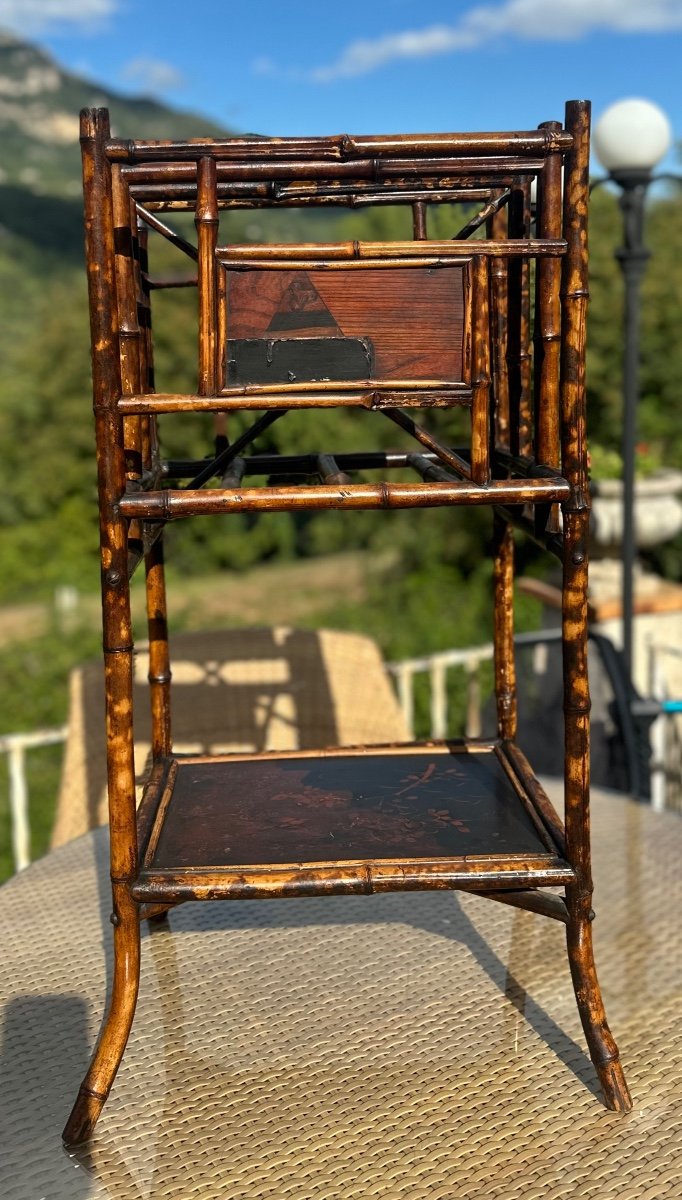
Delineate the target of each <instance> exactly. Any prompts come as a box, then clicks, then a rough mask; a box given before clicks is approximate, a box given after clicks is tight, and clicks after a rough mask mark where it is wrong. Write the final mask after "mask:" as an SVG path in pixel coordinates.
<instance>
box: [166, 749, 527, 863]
mask: <svg viewBox="0 0 682 1200" xmlns="http://www.w3.org/2000/svg"><path fill="white" fill-rule="evenodd" d="M491 853H495V854H532V855H538V854H540V855H543V854H548V853H551V851H549V850H548V846H547V845H546V844H545V842H544V841H543V839H542V837H541V836H540V834H539V832H538V829H537V827H536V825H535V823H534V821H533V819H532V818H531V816H530V815H529V813H528V811H527V810H526V809H525V807H524V805H523V803H522V801H521V800H520V799H519V797H518V796H517V795H516V794H515V792H514V790H513V788H512V785H511V783H510V780H509V777H508V776H507V774H506V772H505V771H504V769H503V767H502V765H501V763H500V762H499V760H498V759H497V757H496V755H495V754H494V753H490V752H489V753H482V754H447V753H442V752H438V751H435V752H432V753H430V754H429V753H423V752H421V753H419V752H417V753H414V752H413V753H402V754H397V755H396V756H395V757H392V756H389V755H381V754H378V755H373V754H371V753H370V754H362V755H359V754H347V755H335V756H334V757H330V758H321V759H316V758H313V757H310V758H304V757H291V758H276V759H270V760H269V761H268V760H260V761H253V760H252V761H248V760H242V761H239V760H234V761H229V760H228V761H226V760H223V761H220V762H218V761H214V762H212V763H207V762H193V763H183V762H182V761H180V762H179V765H178V773H177V779H176V783H175V787H174V789H173V795H172V797H171V799H170V802H169V804H168V808H167V810H166V814H165V821H164V824H163V828H162V830H161V834H160V838H159V841H158V844H157V846H156V851H155V853H154V855H153V867H154V868H159V867H162V868H163V867H165V868H170V869H173V868H176V867H191V866H196V867H202V866H215V867H229V866H242V865H247V864H255V863H271V864H277V863H301V862H308V863H315V862H317V863H320V862H329V861H334V860H346V861H349V860H358V859H360V860H361V859H395V858H408V857H418V858H426V859H430V858H445V857H447V858H449V857H453V858H455V857H461V856H463V855H477V854H491Z"/></svg>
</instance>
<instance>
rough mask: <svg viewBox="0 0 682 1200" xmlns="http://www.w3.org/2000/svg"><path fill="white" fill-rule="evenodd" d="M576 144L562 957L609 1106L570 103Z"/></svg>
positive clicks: (580, 124) (579, 246)
mask: <svg viewBox="0 0 682 1200" xmlns="http://www.w3.org/2000/svg"><path fill="white" fill-rule="evenodd" d="M566 124H567V127H568V128H569V129H570V130H571V132H572V133H573V148H572V149H571V151H569V153H568V155H567V157H566V162H565V167H564V171H565V183H564V229H565V235H566V239H567V242H568V253H567V255H566V258H565V260H564V269H563V274H562V284H561V291H562V311H563V315H562V330H561V411H562V423H561V438H562V459H563V467H564V473H565V475H566V478H567V480H568V482H569V483H570V485H571V496H570V498H569V499H568V500H567V501H566V502H565V503H564V508H563V513H564V577H563V614H562V626H563V657H564V720H565V739H566V743H565V744H566V749H565V805H566V817H565V821H566V848H567V856H568V859H569V861H570V862H571V863H572V864H573V866H574V867H575V872H576V880H575V883H572V884H570V885H569V886H568V887H567V889H566V900H567V906H568V911H569V921H568V926H567V944H568V955H569V961H570V964H571V973H572V975H573V982H574V986H575V993H576V999H577V1001H578V1009H579V1011H580V1016H581V1019H582V1022H583V1028H584V1030H585V1037H586V1038H587V1043H588V1046H589V1048H590V1054H591V1056H592V1061H593V1062H594V1064H595V1067H596V1068H597V1072H598V1074H599V1078H600V1081H601V1085H602V1088H603V1091H604V1096H605V1099H606V1103H607V1105H608V1107H609V1108H613V1109H616V1110H621V1111H627V1110H629V1109H630V1108H631V1107H632V1100H631V1098H630V1094H629V1091H628V1088H627V1084H626V1082H625V1077H624V1075H623V1069H622V1067H621V1064H620V1059H619V1054H618V1047H617V1046H616V1043H615V1041H614V1039H613V1037H612V1035H611V1032H610V1030H609V1027H608V1024H607V1021H606V1014H605V1011H604V1004H603V1001H602V996H601V990H600V988H599V983H598V980H597V973H596V968H595V964H594V956H593V952H592V927H591V920H592V916H593V913H592V873H591V865H590V816H589V788H590V693H589V684H588V677H587V541H588V532H589V516H590V511H589V510H590V499H589V487H588V479H587V445H586V432H585V331H586V314H587V300H588V247H587V203H588V195H589V191H588V183H589V177H588V173H589V139H590V110H589V105H587V104H585V103H579V102H573V103H571V104H569V105H568V106H567V112H566Z"/></svg>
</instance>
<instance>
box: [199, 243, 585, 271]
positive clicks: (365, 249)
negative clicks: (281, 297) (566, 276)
mask: <svg viewBox="0 0 682 1200" xmlns="http://www.w3.org/2000/svg"><path fill="white" fill-rule="evenodd" d="M565 253H566V242H565V241H564V240H563V238H516V239H514V240H512V239H509V241H505V242H500V241H491V240H488V239H486V240H484V239H483V238H481V239H480V240H476V241H475V242H466V241H464V242H462V241H450V240H449V241H429V242H428V243H423V242H358V241H348V242H326V243H325V242H308V243H305V242H299V243H297V244H295V245H294V244H291V243H286V242H285V243H282V244H272V245H258V244H256V245H253V244H245V245H234V246H218V247H217V248H216V255H217V256H218V258H219V259H220V261H221V262H222V263H224V264H225V266H227V267H230V268H235V267H237V266H238V265H239V264H242V263H248V264H249V266H253V267H260V268H263V267H273V268H274V267H276V266H277V265H278V264H279V263H285V264H286V267H287V269H289V270H290V269H293V266H292V264H294V265H295V266H301V267H303V266H307V265H308V263H315V264H316V265H318V267H319V268H323V267H324V268H326V269H328V270H329V269H331V268H333V267H334V266H335V265H336V264H341V265H342V266H343V267H344V268H347V267H349V266H352V265H354V264H362V265H363V266H365V265H367V266H371V267H373V268H376V267H379V266H396V265H398V263H397V262H396V261H395V260H398V262H399V263H400V265H401V266H402V265H409V264H410V263H411V262H413V261H414V262H418V263H419V265H420V266H421V265H426V266H428V265H429V263H432V265H434V266H439V265H440V264H441V263H442V262H443V261H447V260H448V259H459V260H462V259H464V260H465V261H466V262H469V261H470V260H471V258H472V257H473V255H474V254H475V255H476V257H477V258H478V257H481V258H483V257H485V258H541V257H543V256H545V255H549V256H552V255H557V256H560V255H562V254H565Z"/></svg>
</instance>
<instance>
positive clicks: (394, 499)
mask: <svg viewBox="0 0 682 1200" xmlns="http://www.w3.org/2000/svg"><path fill="white" fill-rule="evenodd" d="M568 493H569V488H568V484H567V483H566V482H565V480H563V479H562V480H560V481H558V482H556V483H553V482H550V481H549V480H538V481H537V482H532V483H529V482H528V481H526V480H525V479H509V480H494V481H493V482H492V483H489V484H488V485H487V486H485V487H480V486H479V485H477V484H474V483H469V482H467V481H465V480H461V481H460V480H458V481H456V482H454V481H453V482H452V483H428V484H425V483H358V484H352V485H349V486H347V487H338V486H337V487H327V486H314V487H300V486H296V485H293V486H281V487H255V488H244V489H237V488H234V489H220V488H211V489H209V490H208V491H200V490H196V489H189V488H186V489H184V490H183V491H174V490H173V491H171V490H169V491H162V492H135V493H132V494H126V495H124V496H123V497H122V499H121V500H120V503H119V510H120V512H121V514H122V516H124V517H127V518H146V519H147V520H151V521H172V520H174V519H175V518H177V517H188V516H210V515H221V514H223V513H228V512H266V511H267V512H295V511H301V510H305V509H329V508H346V509H395V508H439V507H442V506H443V505H450V504H452V505H458V504H475V505H481V504H501V505H523V504H527V503H528V504H530V503H534V504H541V503H547V504H551V503H554V502H555V501H559V500H563V499H564V498H565V497H566V496H568Z"/></svg>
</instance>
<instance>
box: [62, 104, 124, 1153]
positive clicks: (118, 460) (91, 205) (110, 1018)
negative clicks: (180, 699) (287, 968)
mask: <svg viewBox="0 0 682 1200" xmlns="http://www.w3.org/2000/svg"><path fill="white" fill-rule="evenodd" d="M109 136H110V129H109V116H108V113H107V111H106V109H101V108H99V109H86V110H84V112H83V113H82V115H81V146H82V155H83V178H84V194H85V242H86V258H87V266H88V290H89V294H90V323H91V333H92V346H93V352H92V375H93V407H94V412H95V434H96V440H97V474H98V492H99V510H100V548H101V569H102V612H103V634H104V636H103V643H104V663H105V709H106V734H107V780H108V791H109V839H110V863H111V880H112V898H113V915H112V921H113V924H114V978H113V987H112V993H111V999H110V1002H109V1008H108V1011H107V1014H106V1017H105V1019H104V1023H103V1025H102V1029H101V1032H100V1036H99V1039H98V1042H97V1046H96V1047H95V1052H94V1054H93V1058H92V1061H91V1063H90V1067H89V1069H88V1072H87V1074H86V1076H85V1079H84V1080H83V1083H82V1085H81V1088H80V1091H79V1094H78V1098H77V1100H76V1103H75V1105H74V1107H73V1109H72V1112H71V1115H70V1117H69V1120H68V1121H67V1123H66V1127H65V1129H64V1133H63V1137H64V1140H65V1141H66V1142H69V1143H76V1142H82V1141H85V1140H86V1139H87V1138H88V1137H90V1135H91V1134H92V1130H93V1129H94V1126H95V1123H96V1121H97V1118H98V1117H99V1114H100V1112H101V1111H102V1107H103V1106H104V1103H105V1101H106V1098H107V1096H108V1094H109V1090H110V1088H111V1085H112V1083H113V1081H114V1077H115V1075H116V1071H117V1070H118V1067H119V1064H120V1061H121V1058H122V1056H123V1051H124V1049H125V1046H126V1042H127V1040H128V1035H129V1033H130V1028H131V1025H132V1021H133V1016H134V1014H135V1005H136V1002H137V991H138V986H139V975H140V928H139V920H138V911H137V909H138V906H137V904H136V903H135V901H134V900H133V899H132V897H131V895H130V885H131V883H132V881H133V880H134V878H135V876H136V874H137V866H138V862H137V827H136V812H135V766H134V758H133V700H132V697H133V644H132V626H131V619H130V590H129V585H128V569H127V567H128V563H127V555H128V529H127V523H126V521H125V519H124V518H122V517H121V516H120V513H119V507H118V505H119V501H120V498H121V496H122V494H123V492H124V490H125V483H126V463H125V451H124V441H123V422H122V420H121V417H120V415H119V413H118V411H117V402H118V399H119V397H120V394H121V361H120V340H119V331H118V318H117V312H116V275H115V265H114V223H113V206H112V183H111V172H110V167H109V164H108V162H107V158H106V150H105V143H106V141H107V139H108V138H109Z"/></svg>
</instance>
